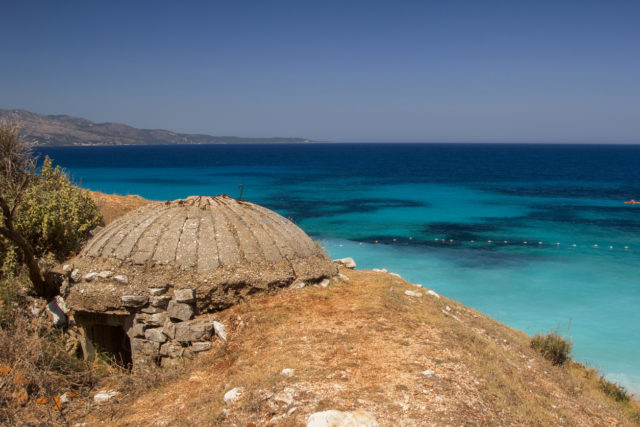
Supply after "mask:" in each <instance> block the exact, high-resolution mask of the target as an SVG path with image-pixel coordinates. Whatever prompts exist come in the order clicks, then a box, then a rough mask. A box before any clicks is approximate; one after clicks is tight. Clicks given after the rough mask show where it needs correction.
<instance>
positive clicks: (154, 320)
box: [147, 312, 169, 326]
mask: <svg viewBox="0 0 640 427" xmlns="http://www.w3.org/2000/svg"><path fill="white" fill-rule="evenodd" d="M168 319H169V316H167V313H164V312H163V313H156V314H152V315H151V316H149V317H147V325H149V326H164V324H165V322H166V321H167V320H168Z"/></svg>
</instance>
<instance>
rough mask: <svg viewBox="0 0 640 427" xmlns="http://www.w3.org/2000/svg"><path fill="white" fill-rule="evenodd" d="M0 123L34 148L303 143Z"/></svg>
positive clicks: (23, 119) (38, 119)
mask: <svg viewBox="0 0 640 427" xmlns="http://www.w3.org/2000/svg"><path fill="white" fill-rule="evenodd" d="M0 119H9V120H15V121H18V122H19V123H20V124H21V127H22V136H23V138H24V139H26V140H28V141H33V142H35V144H36V145H44V146H47V145H49V146H52V145H145V144H161V145H162V144H249V143H253V144H268V143H305V142H311V141H310V140H308V139H304V138H281V137H273V138H241V137H237V136H211V135H202V134H188V133H175V132H171V131H168V130H162V129H137V128H134V127H132V126H128V125H124V124H121V123H94V122H92V121H90V120H87V119H83V118H81V117H72V116H67V115H62V114H61V115H49V116H45V115H42V114H36V113H32V112H29V111H26V110H3V109H0Z"/></svg>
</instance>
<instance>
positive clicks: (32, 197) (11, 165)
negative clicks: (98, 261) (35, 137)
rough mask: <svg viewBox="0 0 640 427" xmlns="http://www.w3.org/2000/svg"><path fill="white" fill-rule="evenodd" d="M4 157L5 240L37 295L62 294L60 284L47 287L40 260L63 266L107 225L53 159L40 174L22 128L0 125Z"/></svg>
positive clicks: (0, 196) (0, 229)
mask: <svg viewBox="0 0 640 427" xmlns="http://www.w3.org/2000/svg"><path fill="white" fill-rule="evenodd" d="M0 156H1V159H0V160H1V161H0V173H1V174H0V185H1V186H2V190H1V191H0V206H1V207H2V222H1V223H0V235H1V236H4V237H5V238H6V239H8V240H9V241H11V242H12V243H13V244H15V245H16V246H17V247H18V248H19V249H20V251H21V252H22V261H23V262H24V264H25V265H26V266H27V269H28V271H29V278H30V279H31V282H32V283H33V287H34V290H35V292H36V293H37V294H38V295H40V296H45V297H46V296H51V295H52V294H54V293H56V291H57V289H55V283H47V282H46V280H45V277H43V274H42V270H41V268H40V266H39V264H38V261H37V259H36V257H45V258H49V259H56V260H58V261H61V260H63V259H64V258H65V257H67V256H69V255H70V254H71V253H73V252H75V251H77V250H79V249H80V247H81V245H82V243H83V242H84V240H85V239H86V238H87V237H88V236H89V232H90V231H91V230H92V229H93V228H95V227H96V226H97V225H99V224H100V223H101V222H102V219H101V217H100V214H99V213H98V209H97V208H96V205H95V204H94V203H93V200H91V198H90V197H89V196H88V195H87V194H86V193H85V192H83V191H82V190H80V189H79V188H78V187H76V186H74V185H73V184H72V183H71V181H69V178H68V177H67V175H66V174H65V173H64V172H63V171H62V170H61V169H60V168H59V167H53V162H52V161H51V159H49V158H48V157H47V158H45V160H44V162H43V164H42V167H41V169H40V173H36V168H35V160H34V157H33V154H32V152H31V150H30V149H29V146H28V145H27V144H25V143H24V142H23V141H22V140H21V139H20V138H19V128H18V126H17V125H15V124H8V123H4V124H1V125H0ZM0 249H1V248H0ZM0 252H1V251H0ZM5 252H6V255H7V256H5V264H6V263H7V262H8V261H11V258H12V257H11V250H6V251H5ZM3 269H4V270H5V271H6V270H7V266H6V265H3Z"/></svg>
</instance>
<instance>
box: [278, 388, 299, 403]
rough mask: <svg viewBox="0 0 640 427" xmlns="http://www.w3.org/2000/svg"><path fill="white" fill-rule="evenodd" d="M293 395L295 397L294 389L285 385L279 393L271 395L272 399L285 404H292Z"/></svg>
mask: <svg viewBox="0 0 640 427" xmlns="http://www.w3.org/2000/svg"><path fill="white" fill-rule="evenodd" d="M295 397H296V391H295V390H294V389H293V388H291V387H287V388H285V389H284V390H283V391H282V392H281V393H278V394H276V395H275V396H273V400H276V401H278V402H282V403H284V404H285V405H291V404H293V402H295Z"/></svg>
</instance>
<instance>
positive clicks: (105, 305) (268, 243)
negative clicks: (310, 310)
mask: <svg viewBox="0 0 640 427" xmlns="http://www.w3.org/2000/svg"><path fill="white" fill-rule="evenodd" d="M73 265H74V267H75V268H77V269H78V271H79V272H80V274H81V277H83V278H84V280H80V281H79V283H76V284H74V285H73V286H72V287H71V289H70V294H69V297H68V299H67V301H68V304H69V306H70V307H71V308H72V309H74V310H81V311H88V312H103V313H106V312H111V313H123V312H126V311H127V310H131V309H133V308H135V307H134V306H135V305H136V303H137V302H138V300H140V301H142V299H144V298H145V297H149V296H151V297H154V296H159V295H163V294H166V295H172V294H173V292H177V294H178V295H180V297H179V298H178V301H191V300H190V298H189V295H190V293H191V291H192V293H193V298H194V299H195V302H196V303H195V308H196V313H195V314H197V313H203V312H211V311H217V310H220V309H224V308H226V307H229V306H230V305H232V304H235V303H237V302H239V301H241V300H242V299H243V298H245V297H246V296H248V295H250V294H252V293H255V292H258V291H266V290H270V289H275V288H279V287H286V286H289V285H291V284H292V283H294V281H298V280H299V281H304V282H306V283H319V282H321V281H322V280H323V279H326V278H329V277H332V276H334V275H335V274H337V268H336V267H335V266H334V265H333V264H332V263H331V260H330V259H329V258H328V257H327V256H326V255H325V254H324V252H323V251H322V250H321V249H320V248H319V247H318V245H317V244H316V243H315V242H314V241H313V240H311V238H310V237H309V236H308V235H307V234H306V233H305V232H304V231H302V230H301V229H300V228H298V227H297V226H296V225H295V224H293V223H292V222H291V221H289V220H288V219H286V218H283V217H282V216H280V215H278V214H277V213H275V212H273V211H270V210H268V209H265V208H263V207H261V206H258V205H254V204H253V203H249V202H243V201H238V200H236V199H233V198H231V197H229V196H226V195H221V196H216V197H200V196H193V197H189V198H187V199H183V200H176V201H173V202H166V203H154V204H150V205H148V206H144V207H142V208H140V209H138V210H136V211H134V212H131V213H129V214H127V215H125V216H123V217H121V218H119V219H117V220H115V221H114V222H112V223H111V224H109V225H108V226H107V227H105V228H104V229H102V230H101V231H100V232H98V233H97V234H96V235H95V236H94V237H93V238H92V239H91V241H89V243H88V244H87V245H86V246H85V248H84V249H83V251H82V252H81V253H80V255H79V256H78V257H77V258H76V259H74V260H73ZM93 273H97V274H93ZM103 273H104V274H103ZM122 278H126V279H127V280H126V281H125V280H122ZM125 296H126V298H124V299H123V298H122V297H125ZM167 302H168V298H156V299H153V302H152V307H153V308H158V307H160V308H163V307H164V304H166V303H167ZM146 312H149V313H151V312H154V310H153V309H149V310H147V311H146ZM185 320H186V319H185Z"/></svg>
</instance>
